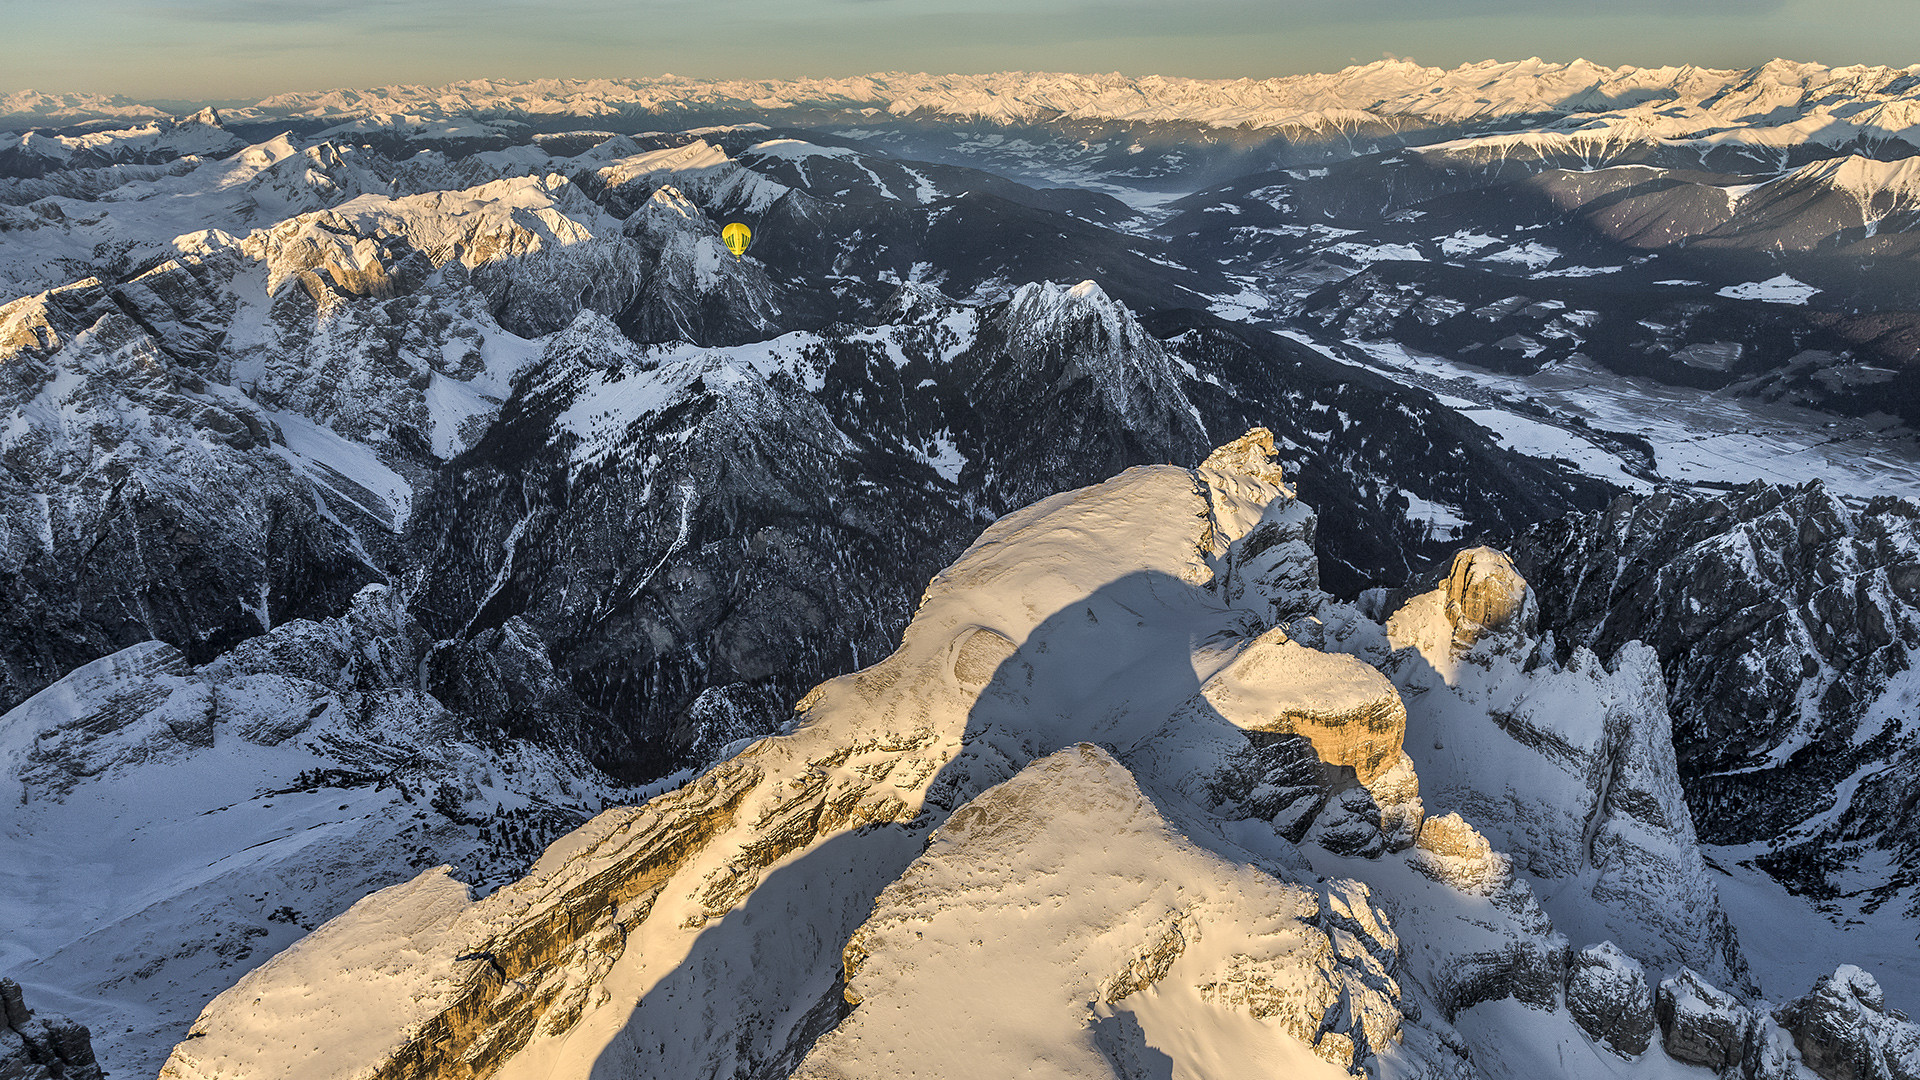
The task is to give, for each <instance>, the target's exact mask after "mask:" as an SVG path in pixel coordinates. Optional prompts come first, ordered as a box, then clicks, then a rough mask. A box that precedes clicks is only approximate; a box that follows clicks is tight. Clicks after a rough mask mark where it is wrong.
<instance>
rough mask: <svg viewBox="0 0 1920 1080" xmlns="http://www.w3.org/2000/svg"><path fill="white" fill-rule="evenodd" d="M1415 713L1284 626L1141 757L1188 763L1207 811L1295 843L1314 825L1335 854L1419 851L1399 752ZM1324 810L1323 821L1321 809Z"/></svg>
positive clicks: (1190, 780)
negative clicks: (1265, 824)
mask: <svg viewBox="0 0 1920 1080" xmlns="http://www.w3.org/2000/svg"><path fill="white" fill-rule="evenodd" d="M1406 715H1407V714H1406V708H1405V706H1404V705H1402V704H1401V701H1400V695H1399V693H1398V692H1397V691H1395V690H1394V688H1393V685H1392V684H1391V683H1389V682H1388V681H1387V680H1386V678H1385V677H1384V676H1383V675H1381V674H1380V673H1379V671H1377V670H1376V669H1374V668H1372V667H1370V666H1368V665H1367V664H1365V663H1364V662H1362V661H1360V660H1358V659H1356V658H1354V657H1351V656H1347V655H1344V654H1335V653H1323V652H1319V651H1317V650H1314V649H1310V648H1306V647H1304V646H1302V645H1300V644H1298V643H1296V642H1294V641H1293V640H1291V639H1290V638H1289V636H1288V635H1287V633H1286V631H1284V630H1281V629H1278V628H1276V629H1273V630H1269V631H1267V632H1265V633H1263V634H1261V635H1260V636H1259V637H1257V638H1255V639H1254V640H1253V641H1250V642H1248V643H1247V644H1246V645H1244V646H1243V647H1242V648H1241V650H1240V654H1239V656H1238V657H1236V658H1235V659H1234V661H1233V662H1232V663H1231V664H1228V665H1227V666H1226V667H1225V668H1223V669H1222V670H1220V671H1219V672H1217V673H1216V674H1215V675H1214V676H1213V677H1212V678H1210V679H1208V680H1207V682H1206V683H1205V684H1204V685H1203V686H1202V687H1201V688H1200V692H1199V693H1197V694H1195V695H1194V696H1193V697H1192V698H1191V699H1190V700H1189V701H1188V702H1187V703H1186V704H1185V705H1183V706H1182V707H1181V708H1180V709H1178V710H1177V711H1176V712H1175V713H1174V715H1173V716H1172V717H1171V718H1170V719H1169V721H1168V722H1167V725H1166V727H1165V728H1164V729H1163V731H1162V732H1161V733H1160V734H1158V735H1155V736H1154V737H1153V738H1152V739H1150V740H1147V742H1146V743H1144V744H1142V745H1141V746H1140V747H1139V748H1138V751H1139V752H1140V753H1144V754H1148V755H1151V756H1154V757H1156V758H1160V759H1165V760H1168V761H1172V760H1181V759H1184V760H1186V761H1188V762H1190V764H1189V765H1186V766H1180V765H1173V764H1167V765H1163V766H1161V767H1162V768H1165V769H1168V770H1169V771H1173V772H1175V773H1176V774H1178V773H1179V772H1180V771H1181V770H1182V769H1188V770H1191V771H1190V774H1189V775H1188V776H1187V777H1186V779H1185V780H1183V781H1182V785H1183V790H1187V791H1189V792H1191V793H1192V794H1193V795H1194V796H1195V797H1196V798H1197V799H1199V800H1200V801H1201V802H1202V803H1203V804H1204V805H1208V806H1211V807H1214V808H1223V807H1230V808H1231V809H1230V811H1229V812H1232V813H1236V814H1239V815H1243V816H1250V817H1259V818H1262V819H1265V820H1268V821H1272V822H1274V824H1275V825H1276V826H1277V827H1278V828H1280V830H1281V831H1282V832H1283V833H1284V834H1285V835H1287V836H1288V837H1289V838H1292V839H1299V838H1301V837H1303V836H1305V835H1306V833H1307V830H1308V829H1309V828H1310V827H1311V828H1313V829H1315V830H1316V833H1315V835H1316V836H1317V837H1318V838H1319V839H1320V840H1321V842H1322V843H1324V844H1326V845H1327V846H1328V847H1329V848H1332V849H1334V850H1339V851H1343V852H1351V853H1365V854H1378V853H1380V852H1382V851H1386V850H1395V851H1398V850H1404V849H1405V848H1408V847H1411V846H1412V845H1413V841H1414V838H1415V836H1417V835H1418V833H1419V829H1420V820H1421V818H1422V816H1423V815H1424V810H1423V809H1422V806H1421V802H1420V786H1419V778H1418V777H1417V776H1416V775H1415V774H1414V772H1413V768H1412V764H1411V762H1410V761H1409V760H1408V759H1407V756H1406V754H1405V753H1404V752H1403V751H1402V749H1401V741H1402V739H1403V737H1404V736H1405V734H1406ZM1323 811H1324V812H1323Z"/></svg>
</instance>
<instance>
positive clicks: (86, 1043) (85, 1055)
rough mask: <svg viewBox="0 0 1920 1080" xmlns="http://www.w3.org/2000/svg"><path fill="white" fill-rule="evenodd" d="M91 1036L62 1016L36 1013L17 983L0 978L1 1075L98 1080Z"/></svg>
mask: <svg viewBox="0 0 1920 1080" xmlns="http://www.w3.org/2000/svg"><path fill="white" fill-rule="evenodd" d="M102 1075H103V1074H102V1072H101V1070H100V1063H99V1062H98V1061H96V1060H95V1059H94V1054H93V1035H92V1033H91V1032H89V1031H88V1030H87V1028H86V1026H85V1025H83V1024H78V1023H75V1022H74V1021H72V1020H69V1019H67V1018H66V1017H64V1016H35V1015H34V1014H33V1012H32V1010H30V1009H28V1008H27V1005H26V1000H25V997H24V995H22V993H21V991H20V984H19V983H17V982H14V981H13V980H12V979H0V1078H4V1080H100V1078H101V1076H102Z"/></svg>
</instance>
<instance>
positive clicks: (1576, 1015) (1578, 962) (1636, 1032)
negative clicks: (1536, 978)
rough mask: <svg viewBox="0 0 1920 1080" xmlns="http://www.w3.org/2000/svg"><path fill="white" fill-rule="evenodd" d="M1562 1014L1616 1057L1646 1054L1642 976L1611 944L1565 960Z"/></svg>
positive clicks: (1647, 1021) (1650, 1027) (1648, 1020)
mask: <svg viewBox="0 0 1920 1080" xmlns="http://www.w3.org/2000/svg"><path fill="white" fill-rule="evenodd" d="M1567 1011H1568V1012H1570V1013H1572V1014H1573V1019H1574V1021H1575V1022H1576V1023H1578V1024H1579V1025H1580V1027H1581V1028H1582V1029H1583V1030H1585V1031H1586V1033H1587V1034H1589V1035H1591V1036H1593V1037H1594V1038H1595V1039H1596V1040H1598V1041H1600V1042H1603V1043H1605V1044H1606V1045H1607V1046H1608V1047H1609V1048H1610V1049H1612V1050H1613V1052H1614V1053H1616V1054H1619V1055H1620V1056H1622V1057H1634V1056H1637V1055H1639V1054H1644V1053H1646V1050H1647V1046H1648V1044H1649V1043H1650V1042H1651V1040H1652V1038H1653V1032H1654V1016H1653V994H1652V992H1651V991H1650V990H1649V988H1648V986H1647V973H1646V972H1645V971H1644V970H1643V969H1642V968H1641V967H1640V962H1639V961H1638V960H1635V959H1634V958H1633V957H1631V956H1628V955H1627V954H1626V953H1623V952H1621V951H1620V949H1619V947H1618V946H1616V945H1615V944H1614V943H1613V942H1611V941H1603V942H1601V943H1600V944H1598V945H1589V946H1587V947H1586V948H1584V949H1581V950H1580V951H1579V952H1576V953H1574V954H1573V955H1572V956H1571V957H1569V958H1568V962H1567Z"/></svg>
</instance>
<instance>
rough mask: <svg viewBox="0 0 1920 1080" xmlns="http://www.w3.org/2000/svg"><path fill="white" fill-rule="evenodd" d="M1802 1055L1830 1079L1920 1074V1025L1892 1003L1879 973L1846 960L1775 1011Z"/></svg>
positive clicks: (1893, 1079) (1880, 1079)
mask: <svg viewBox="0 0 1920 1080" xmlns="http://www.w3.org/2000/svg"><path fill="white" fill-rule="evenodd" d="M1775 1015H1776V1017H1777V1018H1778V1019H1779V1021H1780V1024H1781V1025H1782V1026H1783V1027H1785V1028H1786V1029H1787V1031H1789V1032H1791V1033H1792V1035H1793V1043H1794V1046H1795V1047H1796V1048H1797V1049H1798V1050H1799V1052H1800V1057H1801V1060H1803V1061H1804V1062H1805V1063H1806V1066H1807V1068H1809V1069H1812V1070H1813V1071H1814V1072H1816V1073H1818V1074H1819V1075H1820V1076H1822V1077H1824V1078H1825V1080H1869V1078H1871V1080H1914V1078H1915V1077H1920V1026H1916V1025H1914V1024H1913V1023H1911V1022H1910V1021H1909V1020H1908V1019H1907V1017H1906V1016H1905V1014H1903V1013H1900V1012H1898V1011H1895V1010H1890V1009H1888V1008H1887V1002H1886V994H1885V993H1884V992H1883V991H1882V990H1881V989H1880V984H1879V983H1878V982H1877V981H1875V980H1874V977H1873V976H1872V975H1870V974H1868V973H1867V972H1865V971H1862V970H1860V969H1859V968H1857V967H1854V966H1853V965H1851V964H1842V965H1841V966H1840V967H1838V968H1836V969H1835V970H1834V973H1833V974H1832V975H1828V976H1826V977H1824V978H1822V979H1821V980H1820V981H1819V982H1816V983H1815V984H1814V985H1813V988H1812V989H1811V990H1809V991H1807V993H1806V994H1805V995H1803V996H1801V997H1799V998H1797V999H1795V1000H1793V1001H1791V1002H1788V1003H1787V1004H1786V1005H1785V1006H1783V1007H1782V1008H1781V1009H1780V1010H1779V1011H1778V1013H1776V1014H1775Z"/></svg>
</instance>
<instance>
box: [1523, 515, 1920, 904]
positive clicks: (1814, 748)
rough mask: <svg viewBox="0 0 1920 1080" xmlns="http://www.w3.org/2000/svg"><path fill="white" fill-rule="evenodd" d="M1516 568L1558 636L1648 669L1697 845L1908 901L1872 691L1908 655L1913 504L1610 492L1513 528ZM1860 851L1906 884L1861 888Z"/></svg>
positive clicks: (1812, 884)
mask: <svg viewBox="0 0 1920 1080" xmlns="http://www.w3.org/2000/svg"><path fill="white" fill-rule="evenodd" d="M1516 563H1517V564H1518V565H1519V566H1520V567H1521V568H1522V569H1523V570H1524V571H1525V573H1526V574H1527V575H1528V577H1529V578H1530V579H1531V580H1532V581H1533V582H1534V585H1535V588H1536V589H1537V590H1538V591H1539V594H1540V597H1541V624H1542V626H1544V627H1546V628H1548V629H1550V630H1551V631H1553V633H1554V634H1555V636H1556V637H1557V638H1558V640H1559V641H1561V642H1563V643H1566V644H1568V645H1571V644H1575V643H1578V644H1582V645H1587V646H1590V647H1591V648H1593V649H1594V650H1596V651H1597V652H1599V653H1600V654H1601V655H1602V656H1612V655H1614V654H1615V653H1616V652H1617V651H1618V650H1620V649H1621V648H1623V647H1624V646H1625V643H1627V642H1628V641H1643V642H1645V643H1646V644H1647V645H1648V646H1650V647H1651V648H1652V649H1653V650H1654V652H1655V653H1656V654H1657V655H1658V657H1659V661H1660V665H1661V668H1662V671H1663V673H1664V675H1665V679H1666V683H1667V686H1668V688H1669V697H1670V700H1671V702H1672V706H1673V716H1674V729H1673V741H1674V746H1675V748H1676V750H1677V751H1678V762H1679V768H1680V776H1681V780H1682V784H1683V787H1684V790H1685V792H1686V798H1687V804H1688V806H1689V808H1690V809H1691V811H1692V814H1693V817H1694V818H1695V820H1696V821H1697V822H1698V823H1699V827H1700V830H1701V834H1702V836H1703V837H1704V838H1705V839H1707V840H1709V841H1712V842H1717V843H1731V844H1744V843H1754V842H1768V843H1769V844H1770V845H1771V846H1772V849H1773V850H1771V851H1769V852H1766V853H1764V854H1762V855H1760V856H1759V857H1758V860H1757V861H1758V864H1759V865H1760V866H1762V867H1763V868H1765V869H1766V870H1768V871H1769V872H1770V873H1772V874H1774V875H1776V876H1777V877H1779V878H1781V879H1782V880H1783V881H1785V882H1787V883H1788V884H1790V885H1791V886H1793V887H1794V888H1796V889H1804V890H1812V891H1814V892H1815V893H1828V892H1833V891H1846V892H1850V893H1855V894H1856V895H1855V897H1854V902H1857V903H1864V904H1868V905H1870V906H1878V905H1880V904H1882V903H1885V902H1887V901H1888V900H1889V899H1891V898H1892V897H1893V896H1894V895H1896V894H1900V893H1903V892H1908V891H1910V890H1909V889H1908V888H1907V887H1906V886H1903V885H1902V884H1900V881H1901V880H1902V878H1903V875H1907V874H1909V872H1910V868H1911V867H1913V866H1915V865H1920V834H1916V833H1915V832H1914V829H1913V827H1912V822H1911V819H1910V816H1908V815H1903V814H1901V813H1899V812H1898V811H1897V810H1895V809H1894V808H1896V807H1899V806H1902V805H1906V804H1908V803H1910V802H1911V801H1912V799H1913V796H1914V786H1913V785H1914V783H1915V779H1914V778H1915V777H1916V776H1917V775H1920V773H1916V771H1915V769H1914V768H1912V767H1911V766H1912V765H1913V764H1914V763H1915V762H1920V757H1917V756H1916V755H1920V732H1916V731H1915V730H1914V729H1913V726H1912V725H1911V724H1902V723H1899V722H1898V721H1897V720H1896V719H1895V717H1896V716H1898V715H1899V709H1898V707H1893V708H1892V709H1891V711H1890V710H1889V708H1888V704H1889V703H1888V702H1887V700H1886V697H1885V695H1887V694H1889V693H1892V692H1894V690H1893V689H1892V688H1893V687H1894V686H1895V685H1896V684H1897V683H1898V682H1899V681H1900V680H1901V679H1902V678H1903V677H1905V674H1906V673H1907V672H1909V671H1910V670H1911V669H1912V668H1913V666H1914V663H1913V657H1914V651H1915V649H1916V648H1920V609H1917V608H1916V604H1917V603H1920V594H1916V592H1915V588H1916V584H1917V583H1920V574H1917V573H1916V571H1915V567H1917V566H1920V509H1916V507H1915V506H1914V504H1913V503H1911V502H1910V501H1908V500H1901V499H1891V498H1882V499H1875V500H1873V501H1871V502H1870V503H1868V504H1867V505H1866V506H1865V507H1851V506H1849V505H1847V504H1846V503H1845V502H1844V501H1842V500H1841V499H1840V498H1838V497H1836V496H1835V495H1834V494H1833V493H1831V492H1829V491H1827V490H1826V489H1825V488H1823V487H1821V486H1820V485H1818V484H1812V485H1807V486H1804V487H1798V488H1790V487H1768V486H1764V485H1758V484H1756V485H1750V486H1748V487H1745V488H1741V489H1739V490H1737V491H1732V492H1729V493H1727V494H1725V495H1720V496H1715V497H1696V498H1686V497H1682V496H1678V495H1672V494H1659V495H1653V496H1649V497H1646V498H1641V499H1631V498H1625V497H1623V498H1621V499H1620V500H1619V501H1617V502H1615V503H1614V504H1613V505H1612V506H1611V507H1609V508H1608V509H1607V510H1606V511H1604V512H1602V513H1595V514H1585V515H1578V516H1575V517H1571V518H1567V519H1563V520H1560V521H1557V522H1553V523H1550V524H1546V525H1542V526H1539V527H1538V528H1536V529H1534V530H1532V531H1531V532H1529V533H1528V534H1527V535H1526V536H1525V537H1523V538H1522V539H1521V541H1520V542H1519V544H1518V546H1517V547H1516ZM1849 776H1855V777H1858V782H1857V783H1845V784H1843V783H1842V780H1843V779H1845V778H1847V777H1849ZM1836 797H1838V798H1839V801H1838V802H1836ZM1802 823H1813V824H1810V825H1809V826H1808V827H1806V828H1801V825H1802ZM1868 851H1874V852H1875V854H1874V855H1873V856H1872V859H1873V860H1878V859H1881V858H1884V856H1883V855H1881V854H1879V852H1881V851H1885V852H1888V853H1891V854H1892V855H1893V858H1894V862H1895V864H1896V865H1897V866H1899V867H1906V868H1909V869H1908V870H1896V871H1894V872H1892V873H1891V874H1889V875H1885V876H1883V877H1881V878H1880V879H1877V880H1869V879H1864V878H1861V877H1859V876H1858V872H1857V870H1856V867H1857V866H1858V865H1859V862H1860V857H1861V856H1863V854H1864V853H1865V852H1868ZM1911 902H1912V901H1911V900H1909V901H1908V903H1911Z"/></svg>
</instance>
